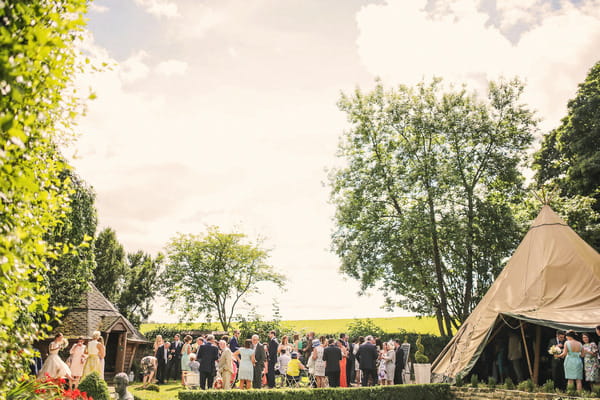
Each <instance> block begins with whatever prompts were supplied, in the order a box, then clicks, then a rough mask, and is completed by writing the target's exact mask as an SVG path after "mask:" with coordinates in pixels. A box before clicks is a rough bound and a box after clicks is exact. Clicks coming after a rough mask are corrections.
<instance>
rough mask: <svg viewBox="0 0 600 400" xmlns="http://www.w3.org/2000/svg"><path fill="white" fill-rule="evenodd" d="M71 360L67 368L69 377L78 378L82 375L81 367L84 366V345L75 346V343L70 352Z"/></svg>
mask: <svg viewBox="0 0 600 400" xmlns="http://www.w3.org/2000/svg"><path fill="white" fill-rule="evenodd" d="M70 353H71V358H70V360H71V361H70V363H69V367H70V368H71V375H73V376H74V377H80V376H81V375H83V366H84V365H85V345H84V344H81V345H77V343H75V344H74V345H73V346H72V347H71V350H70Z"/></svg>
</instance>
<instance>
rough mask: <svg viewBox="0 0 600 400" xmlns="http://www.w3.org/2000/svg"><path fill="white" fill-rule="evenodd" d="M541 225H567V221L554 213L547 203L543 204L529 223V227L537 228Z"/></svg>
mask: <svg viewBox="0 0 600 400" xmlns="http://www.w3.org/2000/svg"><path fill="white" fill-rule="evenodd" d="M543 225H564V226H568V225H567V223H566V222H565V221H564V220H563V219H562V218H561V217H560V216H559V215H558V214H557V213H556V212H554V210H552V208H550V206H549V205H547V204H546V205H544V206H543V207H542V209H541V210H540V213H539V214H538V216H537V217H536V218H535V220H534V221H533V223H532V224H531V229H533V228H537V227H539V226H543Z"/></svg>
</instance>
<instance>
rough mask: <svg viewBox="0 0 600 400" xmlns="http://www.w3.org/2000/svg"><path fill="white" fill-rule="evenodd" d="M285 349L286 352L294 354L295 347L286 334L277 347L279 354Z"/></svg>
mask: <svg viewBox="0 0 600 400" xmlns="http://www.w3.org/2000/svg"><path fill="white" fill-rule="evenodd" d="M284 349H285V352H286V354H292V352H293V350H294V348H293V347H292V345H291V344H290V341H289V339H288V337H287V335H284V336H283V337H282V338H281V344H279V347H278V349H277V355H278V356H279V355H281V350H284Z"/></svg>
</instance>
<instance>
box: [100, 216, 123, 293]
mask: <svg viewBox="0 0 600 400" xmlns="http://www.w3.org/2000/svg"><path fill="white" fill-rule="evenodd" d="M94 252H95V255H96V269H95V270H94V280H93V281H94V285H96V287H97V288H98V290H100V292H102V294H103V295H104V296H106V298H107V299H109V300H110V301H111V302H112V303H117V301H118V300H119V295H120V293H121V291H122V290H123V286H124V285H125V275H126V272H127V269H126V267H125V249H124V248H123V245H122V244H121V243H119V241H118V240H117V234H116V232H115V231H114V230H113V229H112V228H104V229H103V230H102V231H101V232H100V233H99V234H98V236H97V237H96V240H95V247H94Z"/></svg>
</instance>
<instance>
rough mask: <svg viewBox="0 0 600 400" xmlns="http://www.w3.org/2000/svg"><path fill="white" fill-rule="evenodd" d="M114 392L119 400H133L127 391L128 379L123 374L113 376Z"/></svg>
mask: <svg viewBox="0 0 600 400" xmlns="http://www.w3.org/2000/svg"><path fill="white" fill-rule="evenodd" d="M114 382H115V392H117V394H118V395H119V400H134V399H133V395H132V394H131V393H129V391H128V390H127V385H129V377H128V376H127V374H126V373H124V372H119V373H118V374H117V375H115V380H114Z"/></svg>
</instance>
